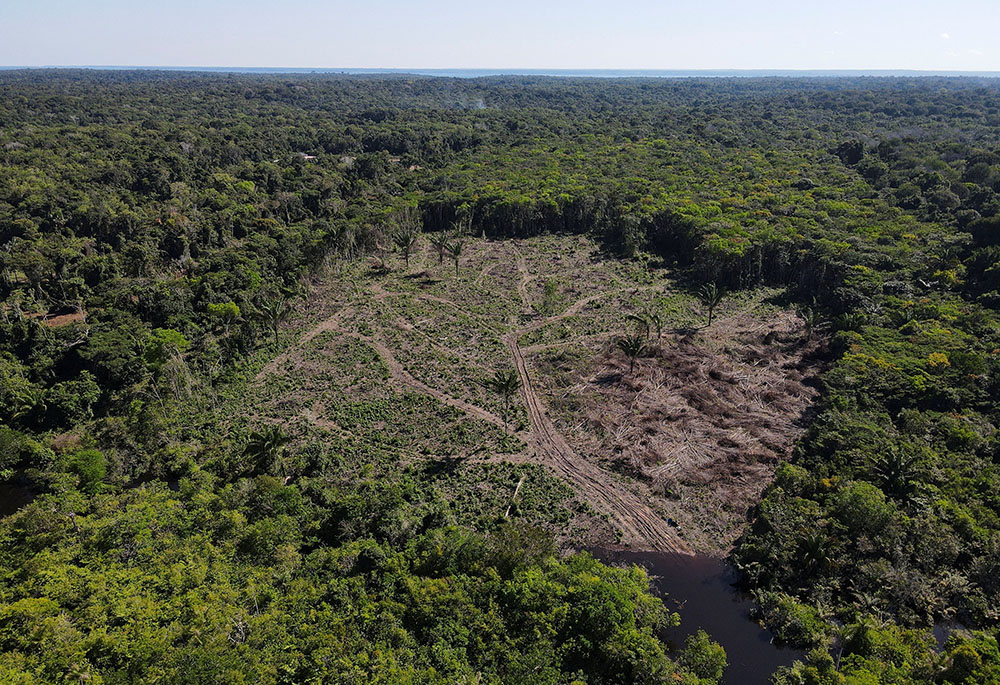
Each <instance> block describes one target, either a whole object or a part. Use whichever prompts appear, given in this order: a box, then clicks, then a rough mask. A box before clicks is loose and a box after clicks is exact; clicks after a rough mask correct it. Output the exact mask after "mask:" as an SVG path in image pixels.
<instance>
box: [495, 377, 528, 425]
mask: <svg viewBox="0 0 1000 685" xmlns="http://www.w3.org/2000/svg"><path fill="white" fill-rule="evenodd" d="M486 384H487V385H488V386H489V387H490V389H491V390H493V391H494V392H495V393H496V394H498V395H500V397H502V398H503V427H504V430H507V416H508V414H509V412H510V401H511V399H512V398H513V397H514V393H516V392H517V391H518V390H519V389H520V387H521V379H520V378H518V376H517V372H516V371H514V370H513V369H511V370H510V371H497V372H496V373H495V374H493V378H491V379H489V380H488V381H486Z"/></svg>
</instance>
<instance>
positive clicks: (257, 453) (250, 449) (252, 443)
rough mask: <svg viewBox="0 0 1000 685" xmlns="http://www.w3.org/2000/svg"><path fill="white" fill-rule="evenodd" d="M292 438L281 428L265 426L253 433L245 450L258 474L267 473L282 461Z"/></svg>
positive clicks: (244, 452)
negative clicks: (286, 446)
mask: <svg viewBox="0 0 1000 685" xmlns="http://www.w3.org/2000/svg"><path fill="white" fill-rule="evenodd" d="M289 441H290V438H289V437H288V436H287V435H285V431H283V430H282V429H281V428H280V427H279V426H265V427H264V428H261V429H260V430H256V431H254V432H252V433H251V434H250V436H249V438H248V439H247V444H246V447H245V448H244V450H243V454H244V456H246V457H247V458H248V459H249V460H250V462H251V465H252V470H253V471H254V472H256V473H267V472H268V471H270V470H271V468H272V467H273V466H274V464H276V463H277V462H278V460H280V459H281V456H282V454H283V453H284V451H285V445H287V444H288V443H289Z"/></svg>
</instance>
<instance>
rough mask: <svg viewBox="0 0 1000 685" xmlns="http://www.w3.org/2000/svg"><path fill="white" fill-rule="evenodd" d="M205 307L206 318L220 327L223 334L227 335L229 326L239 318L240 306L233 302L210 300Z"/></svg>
mask: <svg viewBox="0 0 1000 685" xmlns="http://www.w3.org/2000/svg"><path fill="white" fill-rule="evenodd" d="M207 309H208V318H209V319H211V320H212V322H213V323H214V324H216V325H217V326H220V327H221V328H222V334H223V335H224V336H228V335H229V329H230V327H232V325H233V324H234V323H236V322H237V321H239V320H240V307H239V305H238V304H236V303H235V302H232V301H230V302H220V303H215V302H210V303H209V304H208V307H207Z"/></svg>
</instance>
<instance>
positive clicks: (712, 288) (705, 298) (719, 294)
mask: <svg viewBox="0 0 1000 685" xmlns="http://www.w3.org/2000/svg"><path fill="white" fill-rule="evenodd" d="M725 297H726V293H725V292H724V291H723V290H721V289H720V288H719V287H718V286H717V285H716V284H715V283H706V284H705V285H703V286H702V287H701V290H699V291H698V299H699V301H701V304H702V305H703V306H704V307H705V308H706V309H707V310H708V325H709V326H711V325H712V320H713V319H714V318H715V310H716V308H717V307H718V306H719V305H720V304H721V303H722V300H723V299H724V298H725Z"/></svg>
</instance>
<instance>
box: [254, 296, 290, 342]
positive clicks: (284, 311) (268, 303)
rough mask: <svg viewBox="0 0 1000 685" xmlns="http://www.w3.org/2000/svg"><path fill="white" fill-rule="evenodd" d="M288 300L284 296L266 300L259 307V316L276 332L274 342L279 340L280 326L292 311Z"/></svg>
mask: <svg viewBox="0 0 1000 685" xmlns="http://www.w3.org/2000/svg"><path fill="white" fill-rule="evenodd" d="M291 311H292V310H291V307H289V306H288V301H287V300H285V299H284V298H282V297H273V298H270V299H267V300H264V302H262V303H261V304H260V305H259V307H258V312H257V317H258V318H259V319H260V320H261V321H262V322H263V323H264V324H265V325H266V326H267V327H268V328H270V329H271V330H272V331H273V332H274V342H278V328H279V327H280V326H281V322H282V321H284V320H285V319H287V318H288V315H289V314H290V313H291Z"/></svg>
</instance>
